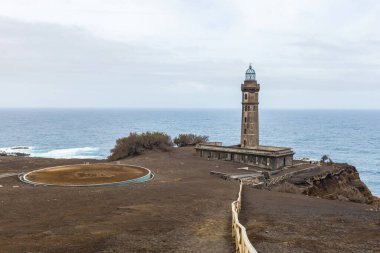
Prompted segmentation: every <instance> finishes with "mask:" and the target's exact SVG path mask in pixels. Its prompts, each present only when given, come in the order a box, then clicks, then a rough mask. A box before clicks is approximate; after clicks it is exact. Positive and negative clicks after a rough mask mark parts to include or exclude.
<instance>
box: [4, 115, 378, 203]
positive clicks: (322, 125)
mask: <svg viewBox="0 0 380 253" xmlns="http://www.w3.org/2000/svg"><path fill="white" fill-rule="evenodd" d="M240 120H241V114H240V109H239V108H228V109H222V108H218V109H212V108H207V109H201V108H195V109H194V108H193V109H190V108H188V109H181V108H171V109H164V108H150V109H148V108H138V109H134V108H28V109H22V108H0V129H1V130H2V131H1V133H0V151H6V152H11V151H15V152H16V151H17V152H26V153H28V154H30V156H32V157H47V158H83V159H85V158H93V159H105V158H106V157H107V156H108V155H109V153H110V150H111V149H112V148H113V146H114V144H115V142H116V140H117V139H118V138H121V137H125V136H127V135H128V134H129V133H130V132H138V133H141V132H145V131H160V132H166V133H168V134H169V135H170V136H171V137H172V138H174V137H175V136H176V135H178V134H181V133H195V134H202V135H207V136H209V137H210V141H222V142H223V143H225V144H226V145H234V144H238V143H239V142H240V123H241V122H240ZM379 125H380V110H347V109H346V110H342V109H330V110H326V109H319V110H314V109H302V110H300V109H261V110H260V137H261V139H260V143H261V144H262V145H269V146H284V147H291V148H293V150H294V151H295V158H296V159H302V158H310V159H315V160H318V159H320V158H321V157H322V156H323V155H324V154H327V155H329V156H330V157H331V158H332V159H333V161H336V162H341V163H345V162H346V163H349V164H352V165H354V166H355V167H356V168H357V169H358V171H359V173H360V176H361V178H362V179H363V181H364V182H365V183H366V184H367V185H368V187H369V188H370V190H371V191H372V192H373V193H374V194H375V195H377V196H379V195H380V186H379V182H380V157H378V154H379V153H380V144H379V142H378V140H379V139H380V129H379V128H378V127H377V126H379ZM15 147H23V149H21V150H17V149H14V148H15ZM25 148H27V149H25Z"/></svg>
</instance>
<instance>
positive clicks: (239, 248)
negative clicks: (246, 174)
mask: <svg viewBox="0 0 380 253" xmlns="http://www.w3.org/2000/svg"><path fill="white" fill-rule="evenodd" d="M242 189H243V182H242V181H241V180H240V187H239V196H238V199H237V200H236V201H234V202H232V204H231V207H232V237H233V238H234V240H235V249H236V252H238V253H257V251H256V250H255V248H254V247H253V246H252V244H251V242H250V241H249V239H248V236H247V231H246V230H245V227H244V226H243V225H241V224H240V222H239V212H240V210H241V191H242Z"/></svg>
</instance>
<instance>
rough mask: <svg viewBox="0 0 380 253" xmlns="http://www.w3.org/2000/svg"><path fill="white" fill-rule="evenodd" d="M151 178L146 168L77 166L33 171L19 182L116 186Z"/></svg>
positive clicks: (151, 175) (98, 164)
mask: <svg viewBox="0 0 380 253" xmlns="http://www.w3.org/2000/svg"><path fill="white" fill-rule="evenodd" d="M152 177H153V174H152V173H151V171H150V170H149V169H147V168H143V167H139V166H134V165H124V164H120V165H119V164H108V163H96V164H77V165H66V166H58V167H50V168H44V169H39V170H34V171H31V172H28V173H25V174H23V175H21V176H20V180H21V181H23V182H25V183H29V184H34V185H55V186H118V185H127V184H133V183H140V182H145V181H148V180H150V179H151V178H152Z"/></svg>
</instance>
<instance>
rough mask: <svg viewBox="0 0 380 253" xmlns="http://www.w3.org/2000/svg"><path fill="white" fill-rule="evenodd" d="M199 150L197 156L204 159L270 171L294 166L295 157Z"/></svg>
mask: <svg viewBox="0 0 380 253" xmlns="http://www.w3.org/2000/svg"><path fill="white" fill-rule="evenodd" d="M199 150H200V149H198V150H197V154H198V155H199V156H201V157H204V158H210V159H215V160H226V161H234V162H238V163H244V164H248V165H253V166H257V167H261V168H266V169H270V170H277V169H281V168H283V167H284V166H291V165H292V164H293V155H284V156H275V157H274V156H271V155H253V154H247V155H245V154H238V153H234V152H223V151H214V150H213V151H208V150H200V152H199Z"/></svg>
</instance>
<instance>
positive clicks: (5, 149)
mask: <svg viewBox="0 0 380 253" xmlns="http://www.w3.org/2000/svg"><path fill="white" fill-rule="evenodd" d="M33 148H34V147H28V146H14V147H3V148H0V152H5V153H7V154H11V153H24V154H31V153H32V152H33Z"/></svg>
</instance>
